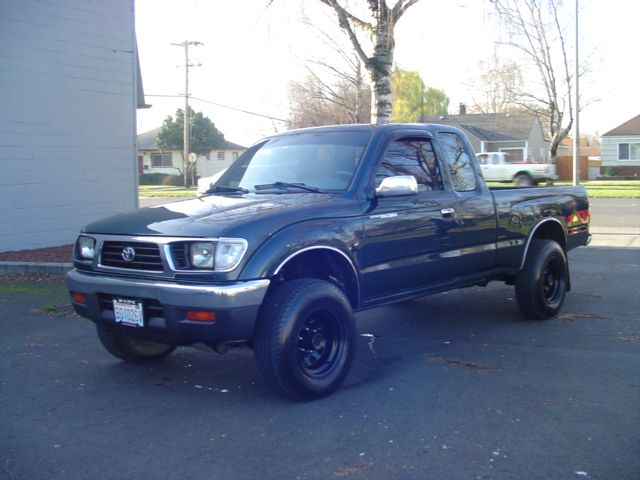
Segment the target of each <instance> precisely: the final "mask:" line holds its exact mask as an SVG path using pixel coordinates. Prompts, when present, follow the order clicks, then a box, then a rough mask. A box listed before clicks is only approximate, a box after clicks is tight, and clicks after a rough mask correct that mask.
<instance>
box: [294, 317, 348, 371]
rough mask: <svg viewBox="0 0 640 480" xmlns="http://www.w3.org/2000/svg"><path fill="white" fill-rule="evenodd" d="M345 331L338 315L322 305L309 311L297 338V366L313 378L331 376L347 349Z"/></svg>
mask: <svg viewBox="0 0 640 480" xmlns="http://www.w3.org/2000/svg"><path fill="white" fill-rule="evenodd" d="M345 337H346V335H345V331H344V327H343V325H342V322H341V321H340V319H339V317H338V316H337V315H336V314H335V313H334V312H333V311H331V310H328V309H324V308H319V309H316V310H314V311H312V312H310V313H309V314H308V315H307V316H306V317H305V319H304V321H303V322H302V324H301V327H300V329H299V330H298V334H297V337H296V354H297V355H296V357H297V361H298V366H299V367H300V369H301V370H302V372H304V374H305V375H307V376H309V377H311V378H316V379H318V378H324V377H327V376H329V375H331V374H332V373H333V372H334V371H335V370H336V368H337V367H338V366H339V364H340V360H341V358H342V356H343V355H344V351H345V348H346V346H345V341H346V340H345Z"/></svg>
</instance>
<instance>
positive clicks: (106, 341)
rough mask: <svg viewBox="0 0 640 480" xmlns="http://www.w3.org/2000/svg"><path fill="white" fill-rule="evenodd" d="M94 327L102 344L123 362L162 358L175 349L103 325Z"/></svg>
mask: <svg viewBox="0 0 640 480" xmlns="http://www.w3.org/2000/svg"><path fill="white" fill-rule="evenodd" d="M96 329H97V331H98V338H99V339H100V343H102V346H103V347H104V348H106V349H107V351H108V352H109V353H110V354H111V355H113V356H114V357H117V358H119V359H120V360H124V361H125V362H132V363H139V362H144V361H146V360H156V359H160V358H164V357H166V356H167V355H170V354H171V352H173V351H174V350H175V349H176V347H175V346H173V345H168V344H166V343H159V342H152V341H150V340H141V339H138V338H133V337H131V336H129V335H126V334H124V333H122V332H118V331H116V330H115V329H113V328H110V327H108V326H105V325H96Z"/></svg>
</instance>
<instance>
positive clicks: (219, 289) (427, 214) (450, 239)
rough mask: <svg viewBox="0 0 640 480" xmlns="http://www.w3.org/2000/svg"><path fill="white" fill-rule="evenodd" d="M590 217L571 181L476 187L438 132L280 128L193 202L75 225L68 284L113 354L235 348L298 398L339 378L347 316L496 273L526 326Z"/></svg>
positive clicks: (352, 330) (349, 346) (452, 140)
mask: <svg viewBox="0 0 640 480" xmlns="http://www.w3.org/2000/svg"><path fill="white" fill-rule="evenodd" d="M589 219H590V217H589V203H588V198H587V194H586V192H585V189H584V188H582V187H538V188H518V187H502V188H496V189H489V188H487V186H486V185H485V182H484V180H483V177H482V173H481V170H480V167H479V165H478V162H477V160H476V157H475V155H474V152H473V150H472V148H471V147H470V144H469V142H468V140H467V139H466V137H465V135H464V134H463V132H462V131H460V130H458V129H456V128H453V127H448V126H443V125H426V124H389V125H349V126H344V125H343V126H333V127H320V128H311V129H302V130H294V131H289V132H285V133H281V134H277V135H274V136H271V137H269V138H266V139H264V140H261V141H259V142H258V143H256V144H255V145H253V146H252V147H250V148H249V149H248V150H247V151H246V152H245V153H244V154H243V155H242V156H241V157H239V158H238V159H237V160H236V161H235V163H233V164H232V165H231V167H230V168H229V169H228V170H227V171H226V172H225V173H224V174H223V175H222V176H221V177H220V178H219V179H218V180H217V181H216V182H215V183H214V184H212V185H211V187H210V188H209V189H208V191H207V194H206V195H203V196H200V197H197V198H194V199H190V200H185V201H181V202H176V203H169V204H166V205H162V206H157V207H150V208H142V209H139V210H137V211H134V212H131V213H126V214H121V215H116V216H112V217H110V218H107V219H103V220H98V221H96V222H94V223H91V224H89V225H87V226H86V227H84V228H83V229H82V230H81V232H80V235H79V237H78V239H77V241H76V242H75V253H74V257H75V258H74V267H75V268H74V269H73V270H72V271H71V272H69V274H68V278H67V281H68V289H69V291H70V295H71V301H72V304H73V307H74V309H75V311H76V312H77V313H78V314H79V315H81V316H83V317H87V318H89V319H90V320H92V321H93V322H95V324H96V327H97V334H98V338H99V339H100V341H101V343H102V344H103V346H104V347H105V348H106V350H108V351H109V352H110V353H111V354H113V355H114V356H115V357H118V358H120V359H122V360H124V361H128V362H139V361H145V360H152V359H159V358H162V357H165V356H167V355H169V354H170V353H171V352H172V351H173V350H174V349H175V348H176V347H177V346H186V345H194V344H205V345H207V346H209V347H211V348H212V349H214V350H215V351H218V352H224V351H226V350H227V349H228V348H229V347H231V346H247V347H250V348H252V349H253V351H254V354H255V359H256V363H257V366H258V369H259V371H260V372H261V374H262V376H263V378H264V379H265V382H266V384H268V385H269V386H270V387H272V388H273V389H274V390H275V391H277V392H278V393H280V394H283V395H284V396H286V397H289V398H291V399H293V400H298V401H306V400H311V399H315V398H319V397H323V396H325V395H328V394H330V393H332V392H333V391H335V390H336V389H337V388H338V387H339V385H340V384H341V382H342V381H343V380H344V378H345V376H346V375H347V373H348V372H349V368H350V366H351V364H352V361H353V356H354V352H355V348H356V326H355V322H354V312H358V311H361V310H364V309H369V308H373V307H377V306H380V305H384V304H388V303H391V302H397V301H402V300H406V299H410V298H413V297H417V296H421V295H429V294H434V293H437V292H443V291H446V290H450V289H454V288H463V287H469V286H473V285H486V284H487V283H488V282H490V281H501V282H505V283H506V284H508V285H514V286H515V292H516V297H517V302H518V305H519V308H520V310H521V312H522V314H523V315H524V316H525V317H528V318H531V319H547V318H550V317H553V316H554V315H556V314H557V313H558V311H559V310H560V308H561V307H562V303H563V301H564V299H565V293H566V292H567V291H569V290H570V285H571V284H570V278H569V265H568V261H567V252H568V251H569V250H571V249H573V248H575V247H578V246H581V245H587V244H588V242H589V238H590V237H589Z"/></svg>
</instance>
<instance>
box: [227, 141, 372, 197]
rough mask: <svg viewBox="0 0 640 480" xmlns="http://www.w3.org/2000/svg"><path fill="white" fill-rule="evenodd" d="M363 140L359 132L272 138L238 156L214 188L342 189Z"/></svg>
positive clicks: (271, 190)
mask: <svg viewBox="0 0 640 480" xmlns="http://www.w3.org/2000/svg"><path fill="white" fill-rule="evenodd" d="M369 137H370V134H369V132H364V131H349V132H315V133H311V132H309V133H298V134H292V135H284V136H282V137H275V138H272V139H270V140H268V141H267V142H265V143H262V144H258V145H255V146H253V147H251V148H250V149H249V150H247V151H246V152H245V153H244V154H243V155H241V156H240V158H238V160H236V161H235V162H234V163H233V165H231V166H230V167H229V170H227V171H226V172H225V174H224V175H222V177H220V179H219V180H218V181H217V182H216V183H215V184H214V188H215V187H221V188H220V190H221V189H222V188H233V189H246V190H248V191H250V192H257V193H267V192H268V193H273V192H274V191H276V192H280V193H282V192H287V193H290V192H308V191H316V190H319V191H335V190H338V191H339V190H345V189H346V188H347V187H348V186H349V184H350V183H351V179H352V178H353V175H354V173H355V170H356V167H357V166H358V164H359V162H360V159H361V158H362V154H363V152H364V149H365V147H366V146H367V143H368V141H369ZM256 186H257V187H258V188H256Z"/></svg>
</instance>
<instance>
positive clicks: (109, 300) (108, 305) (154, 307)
mask: <svg viewBox="0 0 640 480" xmlns="http://www.w3.org/2000/svg"><path fill="white" fill-rule="evenodd" d="M115 298H122V297H121V296H118V295H108V294H106V293H101V294H99V295H98V300H99V302H100V310H102V311H109V312H113V300H114V299H115ZM136 300H137V301H139V302H142V312H143V314H144V318H145V319H147V318H164V309H163V308H162V304H161V303H160V302H158V301H157V300H153V299H150V298H138V299H136Z"/></svg>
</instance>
